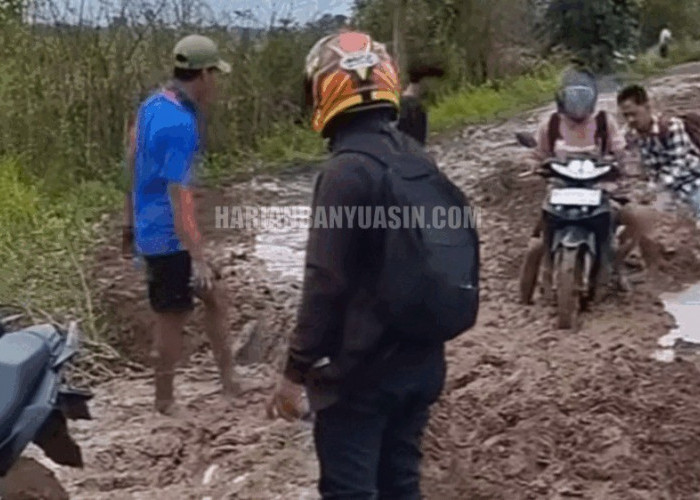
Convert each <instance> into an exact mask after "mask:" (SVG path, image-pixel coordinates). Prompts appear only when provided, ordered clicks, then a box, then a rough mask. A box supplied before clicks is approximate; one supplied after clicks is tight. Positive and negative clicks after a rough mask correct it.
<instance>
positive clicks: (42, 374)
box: [0, 321, 93, 500]
mask: <svg viewBox="0 0 700 500" xmlns="http://www.w3.org/2000/svg"><path fill="white" fill-rule="evenodd" d="M79 341H80V334H79V331H78V328H77V324H76V323H71V324H70V326H69V327H68V329H67V332H66V333H65V334H64V332H62V331H61V330H59V328H57V327H55V326H53V325H50V324H42V325H35V326H31V327H28V328H25V329H22V330H19V331H15V332H12V333H8V332H6V331H4V329H3V327H2V322H1V321H0V380H2V385H1V386H0V499H6V500H11V498H10V497H11V495H13V494H16V493H13V492H15V491H18V490H19V489H20V488H19V486H17V485H16V484H13V481H15V480H19V479H16V478H18V477H21V476H24V479H25V480H26V477H27V476H28V475H29V474H30V473H28V472H26V471H24V472H21V471H18V469H19V468H21V467H23V466H26V465H27V463H31V461H29V460H26V459H23V457H21V455H22V452H23V451H24V449H25V448H26V447H27V446H28V445H29V444H30V443H32V442H33V443H34V444H36V445H37V446H38V447H39V448H41V449H42V450H43V451H44V453H45V454H46V456H47V457H48V458H49V459H51V460H52V461H54V462H55V463H57V464H59V465H65V466H70V467H76V468H82V467H83V457H82V453H81V450H80V446H79V445H78V444H76V442H75V441H74V440H73V438H72V437H71V435H70V433H69V430H68V426H67V419H71V420H76V419H85V420H91V419H92V417H91V415H90V410H89V408H88V404H87V402H88V401H89V400H90V399H92V397H93V395H92V393H90V392H89V391H84V390H79V389H76V388H74V387H70V386H67V385H65V384H64V380H65V377H64V371H65V369H66V368H67V366H68V365H69V364H70V362H71V361H72V360H73V359H74V358H75V356H76V355H77V354H78V349H79ZM49 474H50V473H49ZM51 476H53V474H51ZM35 477H38V476H35ZM58 487H60V485H57V488H58ZM61 490H62V493H61V492H52V494H53V495H54V497H56V498H64V497H65V498H67V494H65V490H63V489H62V487H61ZM54 497H51V498H54ZM42 498H45V497H44V496H42Z"/></svg>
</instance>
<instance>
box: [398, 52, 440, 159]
mask: <svg viewBox="0 0 700 500" xmlns="http://www.w3.org/2000/svg"><path fill="white" fill-rule="evenodd" d="M444 74H445V72H444V70H443V69H442V68H440V67H437V66H428V65H416V66H412V67H411V68H410V69H409V70H408V79H409V84H408V87H406V90H404V92H403V94H402V95H401V103H400V112H399V123H398V128H399V130H401V131H402V132H403V133H405V134H407V135H409V136H411V137H413V138H414V139H415V140H416V141H418V142H419V143H421V144H423V145H425V143H426V141H427V139H428V114H427V113H426V111H425V107H424V106H423V102H422V99H423V88H422V85H421V83H422V81H423V80H424V79H425V78H428V77H441V76H443V75H444Z"/></svg>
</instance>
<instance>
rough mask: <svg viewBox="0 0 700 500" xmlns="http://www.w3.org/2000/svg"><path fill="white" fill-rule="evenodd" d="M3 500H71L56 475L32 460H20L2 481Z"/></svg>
mask: <svg viewBox="0 0 700 500" xmlns="http://www.w3.org/2000/svg"><path fill="white" fill-rule="evenodd" d="M0 495H2V498H3V500H69V497H68V493H67V492H66V490H65V489H64V488H63V486H61V483H59V482H58V480H57V479H56V475H55V474H54V473H53V472H51V471H50V470H48V469H46V468H45V467H43V466H42V465H41V464H40V463H39V462H37V461H36V460H34V459H31V458H24V457H22V458H20V459H19V460H18V461H17V463H16V464H15V465H14V467H13V468H12V470H11V471H10V472H9V473H8V474H7V476H5V477H4V478H2V479H0Z"/></svg>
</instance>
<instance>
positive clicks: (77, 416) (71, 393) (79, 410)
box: [56, 387, 93, 420]
mask: <svg viewBox="0 0 700 500" xmlns="http://www.w3.org/2000/svg"><path fill="white" fill-rule="evenodd" d="M92 398H93V394H92V393H91V392H89V391H83V390H80V389H74V388H70V387H69V388H62V389H60V390H59V391H58V398H57V401H56V406H57V407H58V408H60V409H61V411H63V414H64V415H65V416H66V418H68V419H70V420H92V415H91V414H90V408H89V407H88V404H87V402H88V401H90V400H91V399H92Z"/></svg>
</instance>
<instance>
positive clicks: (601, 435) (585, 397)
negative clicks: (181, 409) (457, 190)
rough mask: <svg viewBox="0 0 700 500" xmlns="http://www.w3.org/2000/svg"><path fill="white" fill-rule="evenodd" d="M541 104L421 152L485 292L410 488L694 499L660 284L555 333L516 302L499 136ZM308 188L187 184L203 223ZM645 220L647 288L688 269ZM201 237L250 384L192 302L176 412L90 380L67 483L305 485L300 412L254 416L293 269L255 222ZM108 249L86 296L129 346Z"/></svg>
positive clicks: (679, 251)
mask: <svg viewBox="0 0 700 500" xmlns="http://www.w3.org/2000/svg"><path fill="white" fill-rule="evenodd" d="M696 84H697V78H696V77H687V76H675V77H671V78H670V79H668V80H666V81H665V82H664V83H663V85H664V86H665V87H664V88H662V89H656V90H659V91H658V92H657V94H658V95H659V96H660V98H661V99H662V100H663V101H664V102H670V103H671V104H673V105H674V106H676V107H687V106H689V105H690V104H691V103H693V102H698V101H697V98H698V97H700V93H699V92H698V91H697V90H696V88H695V87H696ZM605 104H606V107H607V106H608V105H609V104H610V99H609V98H608V99H607V100H605ZM548 111H549V108H547V109H544V108H543V109H540V110H537V111H535V112H532V113H528V114H525V115H522V116H520V117H518V118H516V119H512V120H509V121H507V122H503V123H499V124H491V125H486V126H472V127H467V128H465V129H464V130H462V131H460V132H459V133H456V134H453V135H452V136H450V137H445V138H443V139H441V140H439V141H436V142H435V143H434V144H433V145H431V147H430V148H429V149H430V150H431V151H432V152H433V153H434V154H435V155H436V157H437V158H438V160H439V163H440V166H441V168H443V169H444V170H445V171H446V173H447V174H448V175H449V176H450V177H452V178H453V179H454V180H455V181H456V182H457V183H458V184H459V185H460V186H461V187H463V188H464V189H465V190H466V191H467V193H468V194H469V196H470V197H471V198H472V199H473V200H474V202H475V204H476V205H477V206H478V207H479V208H481V214H482V216H481V220H480V222H481V224H482V226H481V230H480V232H481V235H482V240H483V292H482V308H481V313H480V318H479V323H478V326H477V327H476V328H475V329H474V330H473V331H471V332H469V333H467V334H466V335H464V336H462V337H460V338H458V339H456V340H455V341H453V342H452V343H451V344H450V346H449V349H448V356H449V374H448V382H447V386H446V390H445V392H444V394H443V397H442V398H441V400H440V402H439V403H438V405H436V407H435V408H434V411H433V417H432V420H431V424H430V426H429V429H428V431H427V435H426V437H425V455H426V460H425V464H424V469H425V470H424V490H425V495H426V498H428V499H474V500H478V499H484V500H486V499H488V500H500V499H504V500H519V499H564V498H572V497H573V498H588V499H620V500H627V499H654V500H657V499H667V498H668V499H690V498H695V497H694V496H693V495H695V494H697V493H700V465H698V464H700V461H699V460H698V458H700V456H698V455H700V451H699V450H700V438H698V437H696V426H697V423H698V422H700V398H699V396H700V387H699V386H698V384H697V382H696V381H697V377H698V372H697V366H696V363H695V362H694V361H693V360H692V359H686V360H681V361H680V362H676V363H672V364H661V363H658V362H654V361H652V360H651V358H650V355H651V352H652V350H653V348H654V346H655V343H656V339H657V338H659V337H660V336H661V335H663V334H664V333H666V332H667V331H668V329H669V327H670V326H672V324H673V320H672V318H670V317H669V316H668V315H667V314H665V313H664V310H663V305H662V303H661V302H660V301H659V300H658V298H657V296H658V292H659V291H660V288H659V287H660V284H656V283H651V284H649V283H646V284H645V283H640V284H638V285H637V286H636V287H635V290H634V292H633V293H631V294H630V295H623V296H617V297H611V298H609V299H608V300H606V301H605V302H603V303H601V304H596V305H595V306H594V307H593V308H592V311H591V312H589V313H586V314H585V315H584V318H583V320H584V325H583V328H582V330H581V331H580V332H579V333H577V334H571V333H566V332H560V331H557V330H555V329H554V325H555V323H554V317H553V310H552V308H551V307H544V306H543V305H542V304H541V303H540V302H538V303H537V304H536V305H535V306H530V307H525V306H520V305H518V304H517V303H516V301H517V274H518V268H519V265H520V261H521V259H522V257H523V254H524V250H525V248H526V244H527V237H528V234H529V232H530V229H531V227H532V224H533V222H534V218H535V216H536V214H537V210H538V209H539V204H540V201H541V199H542V194H543V192H544V191H543V185H542V182H541V181H539V180H536V179H529V180H528V179H519V178H518V177H517V174H518V173H520V172H521V171H522V167H521V166H520V165H519V161H518V158H520V157H521V155H523V154H524V153H525V151H524V150H522V149H520V148H518V147H517V145H516V143H515V141H514V139H513V136H514V133H515V132H516V131H519V130H523V129H526V130H533V129H534V127H535V126H536V124H537V119H538V118H539V117H541V116H542V115H543V113H546V112H548ZM310 187H311V173H305V174H303V175H301V176H295V177H291V178H283V179H277V178H257V179H254V180H253V181H250V182H247V183H242V184H234V185H230V186H224V187H222V188H221V189H220V190H218V191H216V192H207V193H205V194H204V195H203V196H202V198H201V201H202V207H201V210H202V215H203V216H204V220H209V221H212V223H213V220H214V215H213V207H214V206H215V205H232V204H237V205H246V204H248V205H274V204H292V205H298V204H306V203H308V201H309V198H310ZM637 188H638V189H641V186H637ZM659 227H660V233H659V239H660V240H661V241H662V242H663V244H664V246H665V247H666V249H667V255H668V256H669V261H668V265H667V266H666V268H665V269H666V271H667V274H668V277H669V283H667V284H664V287H665V286H666V285H669V286H670V285H673V284H674V283H675V282H677V281H682V280H683V279H697V278H700V267H699V266H698V260H697V252H698V251H700V250H699V249H698V235H697V233H696V232H695V230H694V228H690V227H685V226H682V225H679V224H678V223H677V222H676V221H675V219H674V218H673V217H671V216H668V215H664V216H663V220H662V221H661V222H660V224H659ZM207 233H208V236H209V239H210V242H211V246H210V248H209V249H208V252H209V254H210V255H211V256H212V258H213V259H214V261H215V262H216V263H217V265H218V266H219V267H220V268H221V269H222V273H223V275H224V278H225V280H226V282H227V285H228V289H229V292H230V295H229V297H230V311H231V313H230V315H231V317H230V326H231V332H232V339H231V340H232V342H233V344H234V347H235V349H236V352H237V356H236V358H237V362H238V366H237V371H238V372H239V373H240V374H241V375H242V376H243V377H244V378H245V380H246V384H247V388H248V389H249V391H248V392H247V394H246V395H244V396H243V397H242V398H240V399H239V400H238V401H234V402H232V403H230V404H227V403H225V402H223V401H221V400H220V398H219V396H218V394H217V383H216V371H215V369H214V364H213V361H212V359H211V355H210V354H209V352H208V350H203V349H202V348H203V347H205V346H206V342H205V340H204V339H203V337H202V336H201V335H200V334H199V333H198V329H199V327H200V325H201V317H200V316H199V313H198V314H197V315H196V316H195V318H194V320H193V322H192V324H191V326H190V327H189V328H188V332H187V340H188V342H187V345H188V349H187V353H188V359H187V360H186V361H185V362H184V363H183V367H182V368H181V372H180V374H179V376H178V377H179V379H178V384H177V387H178V393H179V395H180V396H181V400H182V401H183V403H184V404H185V410H186V412H187V414H188V415H187V416H186V417H185V418H184V419H183V420H181V421H178V420H173V419H168V418H165V417H157V416H155V415H154V414H153V413H152V411H151V398H152V394H151V392H152V389H151V385H150V379H149V378H148V377H147V376H145V375H138V374H137V375H120V376H118V377H116V378H114V379H113V380H110V381H109V382H107V383H106V384H103V385H100V386H99V387H97V388H96V392H97V397H96V399H95V401H94V404H93V406H94V408H95V411H94V412H95V420H94V421H93V422H82V423H79V424H71V426H72V428H73V429H75V431H76V439H77V440H78V441H79V442H80V443H81V445H82V446H83V450H84V454H85V457H86V469H85V470H84V471H72V470H67V469H64V468H59V467H56V466H54V465H53V464H51V463H50V462H49V463H47V465H48V466H49V467H50V468H51V469H52V470H55V471H56V474H57V475H58V476H59V478H60V479H61V480H62V481H63V482H64V484H65V485H66V487H67V489H68V490H69V492H70V493H71V498H72V499H76V500H82V499H85V500H87V499H90V500H103V499H104V500H106V499H117V500H120V499H124V500H127V499H142V498H143V499H149V500H150V499H154V500H158V499H169V500H170V499H190V498H191V499H204V498H207V497H209V498H211V499H222V498H235V499H249V500H266V499H277V498H279V499H285V500H286V499H313V498H317V495H316V491H315V488H316V485H315V481H316V477H317V465H316V463H315V459H314V453H313V443H312V438H311V432H310V427H309V424H307V423H303V422H299V423H295V424H287V423H283V422H269V421H266V420H265V418H264V403H265V400H266V398H267V396H268V394H269V392H270V390H271V389H272V383H273V381H274V376H275V373H276V371H277V369H278V367H279V362H280V361H281V355H282V353H283V352H284V347H285V346H284V336H285V334H286V333H287V331H288V330H289V328H290V327H291V326H292V325H293V322H294V319H295V318H294V315H295V311H296V306H297V304H298V299H299V286H300V283H298V282H297V281H294V280H291V279H290V278H289V277H286V276H282V275H279V274H277V273H275V272H273V271H272V270H270V268H269V266H266V263H265V262H264V261H261V260H260V259H259V255H260V254H259V253H258V252H256V246H255V245H256V238H255V236H256V235H255V233H254V232H251V231H238V232H224V231H219V230H215V229H214V228H212V227H209V230H208V231H207ZM116 255H118V242H117V241H116V240H115V241H113V242H112V244H111V245H108V246H106V247H105V248H104V249H103V251H102V252H101V254H100V255H99V256H98V257H99V259H100V260H99V268H98V269H96V271H95V279H96V280H97V282H98V283H99V286H100V294H99V297H100V299H101V304H102V307H104V308H106V309H108V310H112V312H113V313H114V316H115V317H117V318H119V323H120V325H119V326H120V328H117V329H115V331H116V332H117V333H116V334H115V338H114V339H113V343H114V344H115V345H118V346H121V347H126V348H127V349H126V351H127V352H128V353H129V354H130V355H131V356H132V357H134V358H136V359H145V355H146V354H147V352H148V349H149V346H150V339H149V330H150V319H149V318H150V316H149V312H148V308H147V304H146V302H145V300H144V299H143V297H145V288H144V286H143V283H142V278H141V276H140V275H139V273H138V272H137V271H136V270H134V269H133V268H131V267H130V266H126V265H125V264H124V263H123V262H121V261H119V260H118V259H115V257H114V256H116ZM42 463H45V462H44V461H42ZM205 478H206V479H208V481H207V483H208V484H206V485H204V484H203V482H204V480H205Z"/></svg>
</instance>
